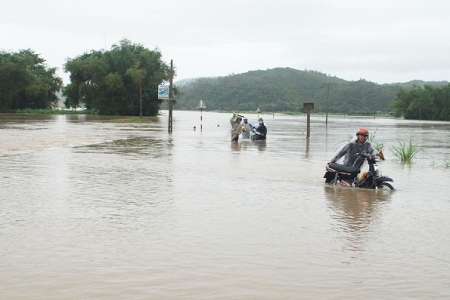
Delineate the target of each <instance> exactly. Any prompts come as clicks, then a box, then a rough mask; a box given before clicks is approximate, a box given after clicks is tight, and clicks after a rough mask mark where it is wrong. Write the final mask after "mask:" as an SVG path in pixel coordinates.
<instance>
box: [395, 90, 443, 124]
mask: <svg viewBox="0 0 450 300" xmlns="http://www.w3.org/2000/svg"><path fill="white" fill-rule="evenodd" d="M392 108H393V113H394V116H397V117H401V116H403V117H404V118H405V119H418V120H439V121H450V84H447V85H444V86H433V85H429V84H427V85H424V86H423V87H421V86H413V87H412V88H400V89H399V91H398V92H397V94H396V98H395V99H394V101H393V102H392Z"/></svg>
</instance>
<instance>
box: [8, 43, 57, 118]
mask: <svg viewBox="0 0 450 300" xmlns="http://www.w3.org/2000/svg"><path fill="white" fill-rule="evenodd" d="M56 70H57V69H56V68H49V67H47V66H46V65H45V60H44V59H43V58H41V57H40V56H39V55H38V54H36V53H35V52H34V51H33V50H31V49H28V50H20V51H19V52H15V53H10V52H5V51H1V52H0V112H9V111H13V110H20V109H26V108H35V109H45V108H49V107H52V106H53V105H55V104H56V103H57V102H58V100H59V99H58V97H57V95H56V93H57V92H58V91H60V90H61V88H62V87H63V81H62V79H61V78H59V77H58V76H56V75H55V74H56Z"/></svg>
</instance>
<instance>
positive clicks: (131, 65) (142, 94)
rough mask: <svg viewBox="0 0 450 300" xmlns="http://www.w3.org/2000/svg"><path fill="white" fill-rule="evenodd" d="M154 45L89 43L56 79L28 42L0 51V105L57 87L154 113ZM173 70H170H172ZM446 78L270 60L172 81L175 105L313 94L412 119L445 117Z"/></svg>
mask: <svg viewBox="0 0 450 300" xmlns="http://www.w3.org/2000/svg"><path fill="white" fill-rule="evenodd" d="M161 57H162V55H161V52H160V51H159V49H154V50H149V49H146V48H145V47H143V46H142V45H140V44H135V43H132V42H130V41H129V40H127V39H124V40H122V41H120V42H119V44H117V45H113V46H112V47H111V49H110V50H91V51H90V52H87V53H83V54H81V55H79V56H76V57H74V58H69V59H67V61H66V63H65V64H64V71H65V72H67V73H69V74H70V83H69V84H67V85H66V86H64V85H63V81H62V79H61V78H59V77H58V76H56V70H57V69H56V68H50V67H47V65H46V64H45V60H44V59H43V58H41V57H40V56H39V54H36V53H35V52H34V51H33V50H31V49H28V50H20V51H19V52H16V53H13V52H5V51H1V52H0V83H1V84H0V112H11V111H16V110H21V109H26V108H31V109H49V108H52V107H54V106H55V105H56V104H57V103H58V101H59V99H58V96H57V93H58V92H59V91H62V93H63V95H64V96H65V98H66V100H65V102H64V104H65V106H66V107H67V108H78V107H84V108H86V109H88V110H90V111H92V112H94V113H98V114H104V115H139V114H144V115H150V116H153V115H156V114H157V113H158V110H159V109H160V108H161V103H162V100H159V99H158V95H157V90H158V84H161V83H164V82H167V81H169V79H170V76H171V74H170V73H171V70H170V67H169V66H168V65H167V64H165V63H164V62H163V61H162V59H161ZM173 76H175V74H173ZM448 85H449V84H448V82H431V83H429V84H427V83H425V82H423V81H411V82H409V83H396V84H383V85H380V84H376V83H373V82H369V81H366V80H364V79H361V80H358V81H346V80H343V79H340V78H337V77H335V76H334V77H332V76H329V75H327V74H323V73H320V72H317V71H311V70H304V71H300V70H295V69H292V68H275V69H269V70H265V71H262V70H258V71H249V72H247V73H243V74H231V75H228V76H224V77H216V78H198V79H195V80H192V81H191V82H189V83H187V84H181V83H180V84H179V85H177V83H175V86H174V94H175V95H176V96H177V101H176V105H175V106H174V108H175V109H184V110H194V109H197V108H198V103H199V101H200V100H203V101H204V102H205V103H206V106H207V109H208V110H230V111H256V110H257V109H258V108H259V109H260V110H261V111H263V112H301V111H302V108H303V103H305V102H313V103H314V105H315V111H316V112H330V113H343V114H374V113H388V112H391V110H392V112H393V113H394V115H395V116H404V117H405V118H412V119H430V120H431V119H435V120H449V114H450V113H449V96H448V94H449V89H450V88H449V86H448Z"/></svg>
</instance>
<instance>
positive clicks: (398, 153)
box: [391, 140, 423, 164]
mask: <svg viewBox="0 0 450 300" xmlns="http://www.w3.org/2000/svg"><path fill="white" fill-rule="evenodd" d="M399 144H400V146H399V147H395V146H392V147H391V152H392V153H393V154H394V156H395V157H396V158H397V159H398V160H400V162H401V163H402V164H404V163H411V161H412V160H413V158H414V157H415V156H416V155H417V153H419V152H420V151H423V148H421V147H418V146H417V145H413V143H412V141H411V140H409V145H406V142H403V143H402V142H399Z"/></svg>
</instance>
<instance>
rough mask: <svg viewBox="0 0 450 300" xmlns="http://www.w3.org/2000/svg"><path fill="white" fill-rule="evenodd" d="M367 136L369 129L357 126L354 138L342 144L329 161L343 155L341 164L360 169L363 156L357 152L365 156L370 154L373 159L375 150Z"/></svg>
mask: <svg viewBox="0 0 450 300" xmlns="http://www.w3.org/2000/svg"><path fill="white" fill-rule="evenodd" d="M368 137H369V130H367V129H366V128H364V127H361V128H359V129H358V131H357V132H356V139H352V140H351V141H350V142H348V143H347V144H345V145H344V146H342V147H341V149H339V151H338V152H336V153H335V154H334V155H333V157H332V158H331V159H330V163H335V162H336V161H338V160H339V159H340V158H341V157H344V162H343V165H345V166H348V167H356V168H358V169H360V168H361V167H362V165H363V164H364V157H361V156H360V155H358V153H360V154H364V155H366V156H368V155H370V156H371V157H372V158H374V159H375V156H376V155H377V151H376V150H375V148H374V147H373V146H372V143H370V142H369V141H368V140H367V139H368Z"/></svg>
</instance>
